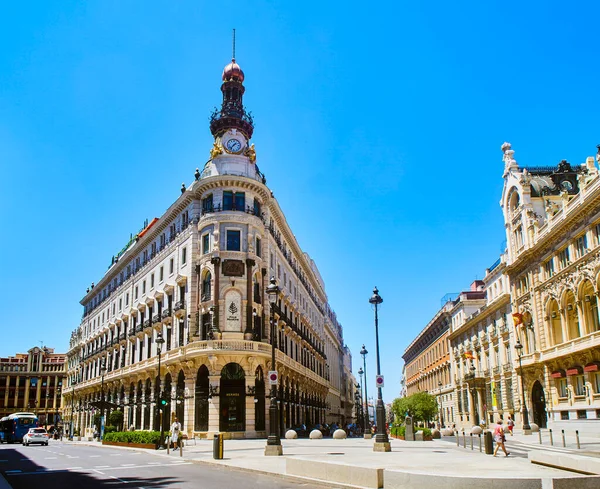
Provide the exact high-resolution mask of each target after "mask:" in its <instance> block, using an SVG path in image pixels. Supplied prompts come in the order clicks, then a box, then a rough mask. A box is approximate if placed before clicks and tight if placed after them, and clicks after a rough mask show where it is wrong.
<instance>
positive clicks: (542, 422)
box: [531, 380, 547, 428]
mask: <svg viewBox="0 0 600 489" xmlns="http://www.w3.org/2000/svg"><path fill="white" fill-rule="evenodd" d="M531 406H532V408H533V422H534V423H535V424H537V425H538V426H539V427H540V428H545V427H546V422H547V415H546V396H545V394H544V388H543V387H542V384H540V382H539V380H536V381H535V383H534V384H533V387H532V389H531Z"/></svg>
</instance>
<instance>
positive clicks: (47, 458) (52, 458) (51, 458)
mask: <svg viewBox="0 0 600 489" xmlns="http://www.w3.org/2000/svg"><path fill="white" fill-rule="evenodd" d="M44 458H45V459H46V460H56V459H57V458H58V457H44Z"/></svg>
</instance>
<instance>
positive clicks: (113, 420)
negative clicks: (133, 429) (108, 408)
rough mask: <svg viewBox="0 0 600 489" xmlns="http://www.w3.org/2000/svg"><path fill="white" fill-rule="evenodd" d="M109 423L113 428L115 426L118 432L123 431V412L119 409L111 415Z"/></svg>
mask: <svg viewBox="0 0 600 489" xmlns="http://www.w3.org/2000/svg"><path fill="white" fill-rule="evenodd" d="M108 422H109V423H110V425H111V426H114V427H115V428H117V429H118V430H120V429H122V426H123V411H120V410H118V409H117V410H116V411H113V412H112V413H110V416H109V417H108Z"/></svg>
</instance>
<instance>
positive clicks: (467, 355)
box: [463, 351, 475, 360]
mask: <svg viewBox="0 0 600 489" xmlns="http://www.w3.org/2000/svg"><path fill="white" fill-rule="evenodd" d="M463 356H464V357H465V358H466V359H468V360H473V359H474V358H475V356H474V355H473V352H472V351H466V352H465V353H464V354H463Z"/></svg>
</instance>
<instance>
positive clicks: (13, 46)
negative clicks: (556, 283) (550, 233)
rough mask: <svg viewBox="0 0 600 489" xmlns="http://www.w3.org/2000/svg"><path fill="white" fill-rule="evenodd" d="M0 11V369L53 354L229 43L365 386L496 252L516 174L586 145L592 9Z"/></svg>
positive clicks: (189, 172)
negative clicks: (508, 183) (40, 349)
mask: <svg viewBox="0 0 600 489" xmlns="http://www.w3.org/2000/svg"><path fill="white" fill-rule="evenodd" d="M292 3H293V2H275V1H253V2H247V1H245V2H236V1H230V2H226V3H223V2H198V1H178V2H156V1H125V2H123V1H109V0H103V1H102V2H85V3H84V2H76V1H62V2H27V3H25V2H12V4H6V5H3V6H2V15H0V42H1V43H2V50H0V170H1V177H0V229H2V230H3V239H1V240H0V297H2V302H3V304H4V307H3V314H2V315H1V318H0V327H1V330H2V332H3V335H2V341H1V342H0V355H2V356H6V355H9V354H14V353H16V352H22V351H26V350H27V349H28V348H30V347H32V346H34V345H36V344H38V345H39V341H43V342H44V344H45V345H47V346H50V347H54V348H55V349H56V350H57V351H66V349H67V346H68V340H69V335H70V332H71V331H72V330H73V329H74V328H75V327H77V326H78V324H79V321H80V317H81V313H82V309H81V306H80V305H79V300H80V299H81V297H82V296H83V294H84V293H85V289H86V287H87V286H88V285H89V284H90V283H91V282H92V281H96V282H97V281H98V280H99V279H100V277H101V276H102V275H103V273H104V272H105V271H106V269H107V267H108V265H109V264H110V259H111V256H112V255H113V254H115V253H116V252H117V251H118V250H120V249H121V248H122V246H123V245H124V244H125V243H126V241H127V239H128V237H129V234H130V233H132V232H136V231H137V230H138V229H139V228H140V227H141V224H142V222H143V221H144V219H146V218H149V219H151V218H153V217H155V216H160V215H161V214H162V213H163V212H164V210H166V209H167V207H168V206H169V205H170V204H171V203H172V202H173V200H175V199H176V198H177V196H178V195H179V187H180V185H181V182H186V183H190V182H191V181H192V180H193V174H194V170H195V169H196V167H202V165H203V163H204V162H205V161H206V160H207V159H208V151H209V149H210V147H211V144H212V136H211V134H210V131H209V129H208V116H209V114H210V112H211V109H212V108H213V107H214V106H216V105H218V104H219V103H220V99H221V97H220V91H219V86H220V75H221V70H222V68H223V66H224V65H225V64H227V63H228V61H229V58H230V56H231V29H232V28H233V27H235V28H236V29H237V60H238V62H239V63H240V65H241V66H242V68H243V69H244V71H245V73H246V82H245V85H246V96H245V104H246V106H247V108H248V109H249V110H251V111H252V112H253V114H254V117H255V122H256V130H255V135H254V138H253V141H254V143H255V144H256V150H257V157H258V160H257V162H258V164H259V166H260V168H261V170H262V171H263V172H264V173H265V174H266V176H267V180H268V185H269V186H270V187H271V189H272V190H273V191H274V193H275V196H276V197H277V199H278V200H279V203H280V205H281V207H282V209H283V210H284V212H285V213H286V216H287V219H288V222H289V224H290V226H291V228H292V230H293V231H294V233H295V234H296V237H297V239H298V242H299V243H300V245H301V246H302V247H303V249H304V250H306V251H307V252H308V253H309V254H310V255H311V256H312V257H313V258H314V259H315V261H316V262H317V264H318V266H319V268H320V271H321V274H322V276H323V278H324V280H325V283H326V286H327V292H328V294H329V299H330V303H331V304H332V306H333V308H334V309H335V310H336V312H337V314H338V317H339V319H340V321H341V322H342V324H343V326H344V334H345V338H346V341H347V343H348V345H349V347H350V349H351V350H352V352H353V354H354V365H355V370H356V369H358V366H359V365H360V363H361V361H360V356H359V355H358V351H359V350H360V346H361V344H362V343H365V344H366V346H367V349H368V350H369V351H370V352H371V354H370V355H369V364H368V371H369V374H370V375H369V377H370V379H369V392H370V393H374V392H375V389H374V378H373V377H374V374H375V334H374V327H373V311H372V309H371V307H370V305H369V303H368V299H369V297H370V295H371V291H372V288H373V286H374V285H377V286H378V287H379V290H380V293H381V296H382V297H383V299H384V303H383V307H382V308H381V311H380V312H381V314H380V342H381V362H382V371H383V373H384V375H385V379H386V386H385V389H384V398H385V399H386V400H391V399H393V398H394V397H395V396H396V395H397V394H398V392H399V388H400V385H399V381H400V376H401V367H402V360H401V354H402V353H403V352H404V349H405V348H406V346H407V345H408V343H409V342H410V341H411V340H412V339H413V338H414V336H415V335H416V334H417V333H418V332H419V331H420V330H421V329H422V328H423V327H424V326H425V324H426V323H427V322H428V321H429V320H430V319H431V317H432V316H433V315H434V314H435V313H436V311H437V310H438V309H439V307H440V299H441V297H442V296H444V295H445V294H446V293H448V292H458V291H460V290H464V289H466V288H468V286H469V284H470V283H471V282H472V281H473V280H474V279H475V278H481V277H482V276H483V275H484V273H485V269H486V268H487V267H489V266H490V265H491V264H492V263H494V261H496V259H497V258H498V256H499V253H500V251H501V246H502V242H503V241H504V239H505V237H504V231H503V223H502V216H501V212H500V207H499V205H498V201H499V199H500V195H501V191H502V183H503V181H502V171H503V163H502V160H501V157H502V154H501V151H500V145H501V144H502V143H503V142H504V141H510V142H511V143H512V144H513V149H514V150H515V157H516V159H517V161H518V162H519V163H520V164H521V165H530V166H532V165H552V164H556V163H557V162H558V161H560V160H561V159H563V158H564V159H567V160H569V161H570V162H571V163H574V164H579V163H582V162H583V161H584V160H585V157H586V156H590V155H593V154H595V151H596V150H595V145H596V144H598V143H600V134H599V131H598V129H599V127H598V125H599V123H598V116H597V107H598V101H599V100H598V99H599V96H598V93H599V92H598V89H597V86H598V78H599V76H600V64H599V63H598V52H600V51H599V49H598V48H599V46H598V44H599V42H598V39H599V38H598V32H597V19H598V18H599V14H600V5H598V4H597V3H596V2H591V1H589V2H578V4H572V3H571V4H567V3H565V2H557V1H545V2H517V1H502V2H500V1H486V2H481V1H472V2H452V3H450V2H441V1H437V2H433V1H432V2H402V3H399V2H388V3H387V4H385V3H376V4H372V6H367V5H366V4H365V3H364V2H318V3H317V2H314V3H311V2H308V1H306V2H295V5H293V4H292Z"/></svg>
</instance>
